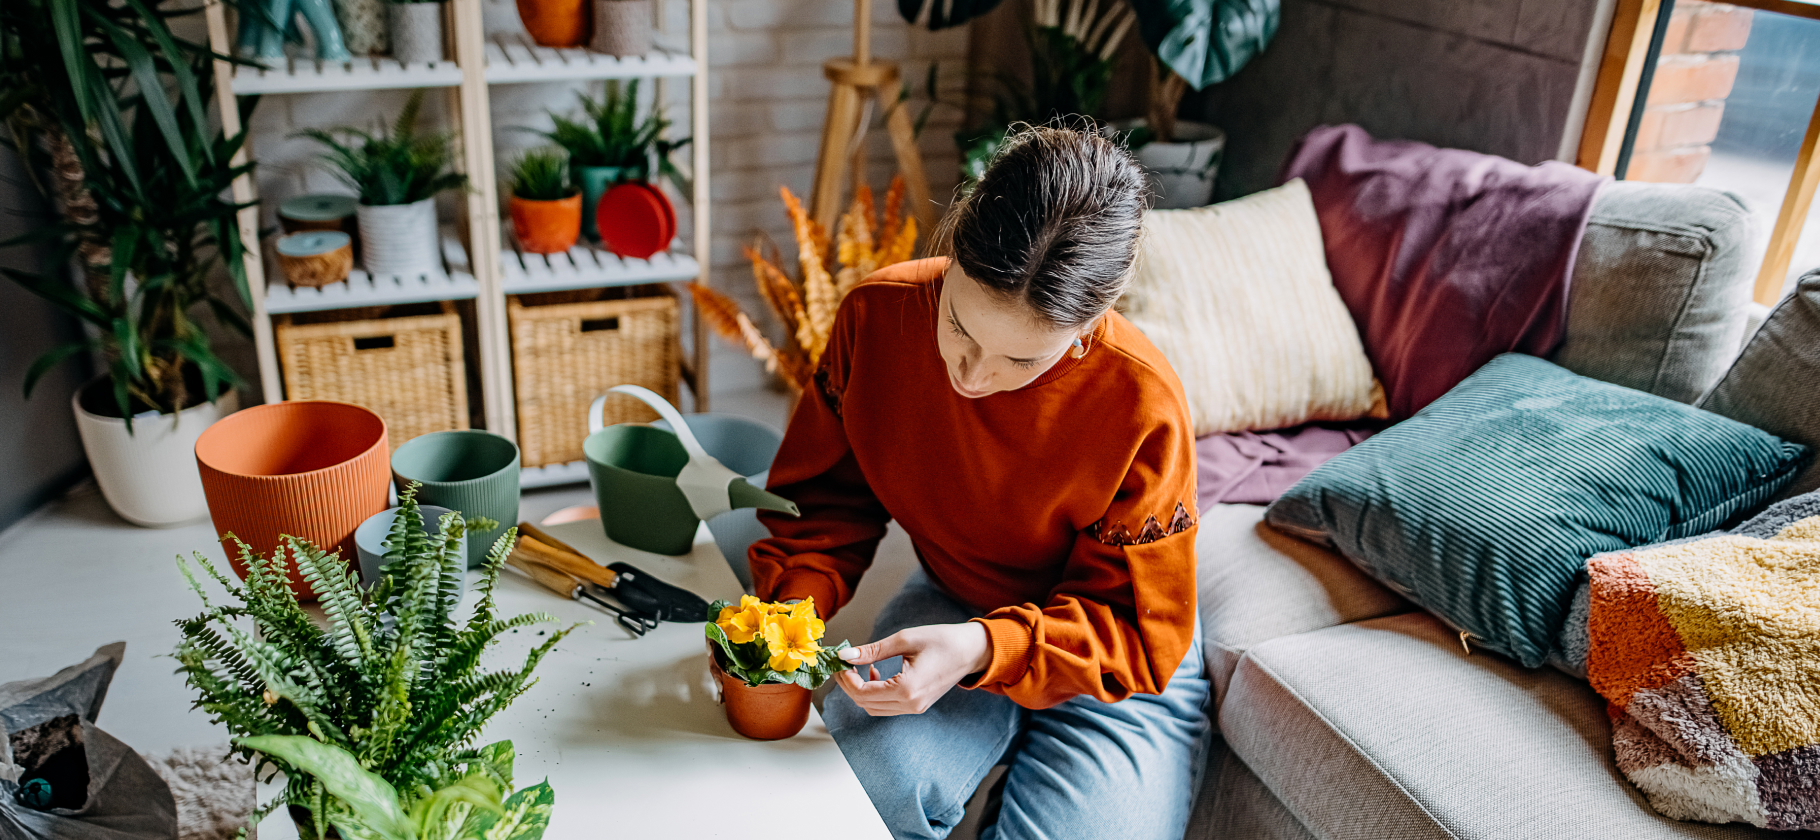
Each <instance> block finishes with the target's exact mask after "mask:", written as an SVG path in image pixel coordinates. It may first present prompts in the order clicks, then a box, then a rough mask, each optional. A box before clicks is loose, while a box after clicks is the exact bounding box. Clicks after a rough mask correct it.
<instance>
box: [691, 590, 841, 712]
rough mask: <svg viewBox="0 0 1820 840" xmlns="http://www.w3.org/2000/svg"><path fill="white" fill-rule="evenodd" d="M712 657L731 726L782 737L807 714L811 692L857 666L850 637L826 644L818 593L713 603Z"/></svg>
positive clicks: (710, 614)
mask: <svg viewBox="0 0 1820 840" xmlns="http://www.w3.org/2000/svg"><path fill="white" fill-rule="evenodd" d="M705 629H706V632H707V634H708V663H709V667H710V668H711V669H712V670H713V672H714V678H715V682H716V683H718V684H719V685H720V691H721V698H720V699H721V703H722V704H724V705H725V706H726V707H727V722H728V723H730V724H732V725H733V731H735V732H738V733H739V734H741V735H744V736H746V737H747V738H751V739H753V740H757V741H776V740H780V739H783V738H788V737H790V736H792V735H795V734H796V733H798V732H801V731H802V728H803V724H805V723H808V722H809V692H811V691H814V690H815V689H817V688H820V687H821V684H822V683H824V682H827V680H828V678H829V677H831V676H834V675H835V674H838V673H840V672H841V671H845V670H847V669H848V668H850V667H852V666H851V665H848V664H847V663H845V662H843V661H841V658H840V652H841V651H843V650H845V649H846V648H847V643H846V642H841V643H840V644H838V645H834V646H832V647H823V646H822V644H821V638H822V634H823V632H825V630H826V628H825V627H824V626H823V625H822V620H821V619H819V618H816V617H815V599H814V598H805V599H803V600H802V601H799V602H797V603H795V604H777V603H765V602H763V601H760V600H758V599H757V598H754V597H752V596H750V595H742V596H740V599H739V605H738V606H734V605H733V604H730V603H727V602H726V601H715V602H714V603H713V604H711V605H709V607H708V623H707V625H706V627H705Z"/></svg>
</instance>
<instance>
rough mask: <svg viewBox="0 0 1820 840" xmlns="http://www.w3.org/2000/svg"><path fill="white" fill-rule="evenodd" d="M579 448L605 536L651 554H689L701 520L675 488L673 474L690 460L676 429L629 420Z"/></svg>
mask: <svg viewBox="0 0 1820 840" xmlns="http://www.w3.org/2000/svg"><path fill="white" fill-rule="evenodd" d="M581 452H582V457H584V458H587V460H588V483H589V484H591V485H593V487H594V497H595V500H596V502H597V503H598V504H599V505H600V524H601V526H602V527H604V528H605V529H606V531H607V539H610V540H612V541H614V542H616V543H619V544H620V545H623V546H627V547H630V548H636V549H638V550H640V551H649V552H652V553H654V554H667V555H670V556H673V557H675V556H680V555H683V554H688V553H689V550H690V548H691V547H692V546H693V545H694V544H695V529H696V527H697V526H699V525H700V524H701V520H700V519H697V518H696V517H695V510H694V509H693V508H691V507H689V500H688V499H687V498H686V497H684V496H683V494H682V491H680V490H678V489H676V474H677V473H679V472H682V468H683V465H684V464H687V463H689V453H688V452H687V451H686V450H684V449H683V446H682V442H681V441H679V440H677V439H676V434H675V433H674V432H671V431H668V430H666V429H658V428H653V427H651V426H639V425H633V424H629V423H622V424H619V425H615V426H608V427H606V428H604V429H601V430H600V431H598V432H595V433H593V434H591V435H588V437H587V439H586V440H584V441H582V444H581Z"/></svg>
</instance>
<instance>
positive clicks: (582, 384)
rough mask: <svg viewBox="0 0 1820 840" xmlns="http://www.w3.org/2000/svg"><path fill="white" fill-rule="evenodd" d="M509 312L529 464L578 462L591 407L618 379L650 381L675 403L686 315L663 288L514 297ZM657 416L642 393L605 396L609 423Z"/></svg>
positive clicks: (522, 440) (522, 443)
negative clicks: (641, 399) (633, 397)
mask: <svg viewBox="0 0 1820 840" xmlns="http://www.w3.org/2000/svg"><path fill="white" fill-rule="evenodd" d="M627 295H631V296H629V297H628V296H627ZM615 298H618V299H615ZM506 317H507V319H508V320H509V321H510V322H511V325H512V372H513V374H514V376H515V379H516V387H515V391H516V392H517V398H518V447H519V449H520V450H521V451H522V452H523V453H524V464H525V466H527V467H537V466H543V465H545V464H563V463H568V462H570V461H579V460H581V457H582V455H581V442H582V440H583V439H584V438H586V437H587V436H588V404H589V403H591V402H593V401H594V398H595V397H598V396H600V395H601V394H604V393H606V392H607V389H608V388H611V387H613V386H615V385H625V384H633V385H643V386H644V387H646V388H649V389H651V390H653V391H656V392H657V393H659V394H662V395H663V396H664V398H665V399H667V400H669V401H670V402H672V403H674V402H676V397H677V387H678V383H679V382H680V380H681V372H682V349H681V345H680V344H679V340H680V339H679V332H678V330H679V321H680V317H679V315H678V310H677V303H676V297H675V296H674V295H672V294H671V293H670V292H669V290H667V289H665V288H664V287H662V286H642V287H635V288H633V289H630V290H628V289H625V288H614V289H590V290H586V291H582V292H551V293H548V294H539V295H516V296H512V297H508V298H507V299H506ZM656 418H657V415H656V414H655V413H654V412H652V411H651V410H650V409H648V408H646V407H645V406H644V405H643V404H641V403H639V402H638V401H637V400H629V399H627V400H608V401H607V413H606V422H607V423H609V424H612V423H643V422H648V421H651V420H655V419H656Z"/></svg>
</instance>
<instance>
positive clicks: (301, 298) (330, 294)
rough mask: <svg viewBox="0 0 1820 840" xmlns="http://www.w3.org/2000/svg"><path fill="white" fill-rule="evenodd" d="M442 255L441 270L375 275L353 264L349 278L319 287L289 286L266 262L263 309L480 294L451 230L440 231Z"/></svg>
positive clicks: (303, 308)
mask: <svg viewBox="0 0 1820 840" xmlns="http://www.w3.org/2000/svg"><path fill="white" fill-rule="evenodd" d="M266 253H268V254H271V253H275V250H274V249H271V248H268V249H266ZM442 259H443V262H444V263H446V269H445V270H443V271H436V272H433V273H429V274H420V275H417V276H415V277H407V276H403V275H382V276H378V277H375V276H373V275H370V274H367V273H366V272H365V271H363V270H361V269H358V268H356V269H354V270H353V271H351V272H349V273H348V279H346V280H344V281H342V282H340V283H330V284H329V285H327V286H323V287H321V288H311V287H309V286H292V285H291V284H289V283H286V282H284V279H283V278H284V273H283V272H282V271H279V270H278V266H277V265H275V264H273V265H269V266H268V268H267V269H266V276H267V277H270V278H272V281H271V282H270V283H269V284H267V285H266V289H265V311H266V312H268V313H271V314H273V315H281V314H284V313H287V312H316V311H320V310H324V309H351V308H353V307H357V306H392V305H394V304H400V303H423V302H425V301H433V300H466V299H469V298H472V297H475V296H477V295H479V294H480V283H479V282H478V281H476V280H475V279H474V275H473V274H471V273H469V272H468V270H467V269H468V253H467V249H465V248H463V247H462V246H461V240H460V239H457V238H456V237H455V234H454V229H453V228H444V229H443V237H442Z"/></svg>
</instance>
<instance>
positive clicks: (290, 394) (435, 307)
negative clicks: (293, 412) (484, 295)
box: [274, 301, 468, 449]
mask: <svg viewBox="0 0 1820 840" xmlns="http://www.w3.org/2000/svg"><path fill="white" fill-rule="evenodd" d="M274 332H275V334H276V337H277V344H278V359H279V362H280V364H282V365H283V367H284V390H285V398H286V399H293V400H338V401H341V402H351V403H355V404H358V405H363V406H366V407H367V408H370V409H372V410H373V412H374V413H376V414H378V415H379V416H380V417H382V418H384V419H385V423H386V431H387V437H388V438H389V440H390V442H391V445H392V448H393V449H397V448H398V447H399V445H400V444H403V443H404V442H405V441H408V440H410V439H411V438H414V437H417V436H418V435H421V434H426V433H428V432H440V431H443V430H445V429H465V428H467V427H468V390H467V367H466V366H465V365H464V364H463V363H462V356H461V316H460V315H458V314H456V312H455V306H454V304H452V303H448V302H447V301H444V302H442V303H428V304H413V305H408V306H392V307H366V308H363V309H342V310H335V311H330V312H312V313H305V314H300V315H281V316H279V317H278V318H277V319H276V323H275V327H274Z"/></svg>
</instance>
